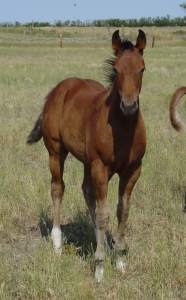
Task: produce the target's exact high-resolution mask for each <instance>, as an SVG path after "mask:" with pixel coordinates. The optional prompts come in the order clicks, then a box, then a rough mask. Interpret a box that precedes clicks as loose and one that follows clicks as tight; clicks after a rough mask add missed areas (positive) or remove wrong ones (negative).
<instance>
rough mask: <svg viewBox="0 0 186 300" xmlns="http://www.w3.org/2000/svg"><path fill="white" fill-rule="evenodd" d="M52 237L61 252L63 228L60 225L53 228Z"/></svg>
mask: <svg viewBox="0 0 186 300" xmlns="http://www.w3.org/2000/svg"><path fill="white" fill-rule="evenodd" d="M51 237H52V241H53V246H54V249H55V250H56V251H57V252H59V250H60V249H61V228H60V227H58V226H54V227H53V228H52V232H51Z"/></svg>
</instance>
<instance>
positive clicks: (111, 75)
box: [104, 40, 134, 84]
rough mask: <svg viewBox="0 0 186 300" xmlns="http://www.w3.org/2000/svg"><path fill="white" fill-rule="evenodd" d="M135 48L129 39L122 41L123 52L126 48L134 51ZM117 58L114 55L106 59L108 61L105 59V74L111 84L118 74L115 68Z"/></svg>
mask: <svg viewBox="0 0 186 300" xmlns="http://www.w3.org/2000/svg"><path fill="white" fill-rule="evenodd" d="M133 49H134V45H133V44H132V42H130V41H129V40H123V41H122V42H121V53H123V52H124V51H125V50H131V51H132V50H133ZM115 60H116V57H115V56H112V57H110V58H108V59H106V61H105V65H104V75H105V78H106V81H107V82H108V83H109V84H112V83H113V82H114V80H115V78H116V75H117V72H116V69H115V68H114V64H115Z"/></svg>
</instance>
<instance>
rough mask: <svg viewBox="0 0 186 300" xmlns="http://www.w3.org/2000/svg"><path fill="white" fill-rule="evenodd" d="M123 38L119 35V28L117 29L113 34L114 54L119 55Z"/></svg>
mask: <svg viewBox="0 0 186 300" xmlns="http://www.w3.org/2000/svg"><path fill="white" fill-rule="evenodd" d="M121 45H122V43H121V38H120V36H119V30H116V31H115V32H114V33H113V35H112V49H113V50H114V54H115V55H118V52H119V51H120V49H121Z"/></svg>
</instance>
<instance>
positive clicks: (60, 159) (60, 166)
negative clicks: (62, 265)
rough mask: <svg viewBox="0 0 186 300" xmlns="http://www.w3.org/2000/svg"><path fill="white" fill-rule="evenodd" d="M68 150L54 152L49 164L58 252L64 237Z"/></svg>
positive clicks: (54, 239)
mask: <svg viewBox="0 0 186 300" xmlns="http://www.w3.org/2000/svg"><path fill="white" fill-rule="evenodd" d="M66 156H67V152H66V151H63V152H60V153H59V154H56V153H53V154H50V155H49V165H50V171H51V175H52V180H51V196H52V201H53V228H52V232H51V237H52V241H53V246H54V249H55V251H56V252H57V253H61V252H62V239H61V228H60V204H61V201H62V198H63V194H64V189H65V185H64V181H63V170H64V161H65V159H66Z"/></svg>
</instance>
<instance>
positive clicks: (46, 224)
mask: <svg viewBox="0 0 186 300" xmlns="http://www.w3.org/2000/svg"><path fill="white" fill-rule="evenodd" d="M73 30H74V29H73ZM76 30H77V31H78V30H79V29H76ZM91 30H92V31H91V32H93V33H92V34H94V37H96V36H98V37H99V39H98V41H97V40H95V38H94V39H92V40H91V39H90V38H89V39H88V37H87V35H88V34H87V32H89V33H90V29H87V32H86V30H85V29H84V32H81V34H79V38H78V40H75V39H74V40H71V38H69V40H68V39H67V41H66V40H64V47H63V48H62V49H60V48H59V47H58V46H57V44H54V43H53V41H52V43H51V40H50V38H51V37H50V36H47V35H46V36H44V38H43V40H42V43H41V44H42V47H40V46H39V44H37V42H38V40H37V41H36V40H31V39H30V40H29V41H28V42H27V44H26V46H25V44H24V41H23V40H22V39H20V43H19V42H16V43H15V41H16V40H17V37H19V35H20V33H15V32H14V33H10V36H9V35H6V33H5V32H1V33H0V39H1V38H2V39H4V40H3V41H4V44H3V43H2V45H1V47H0V64H1V72H0V99H1V100H0V141H1V143H0V153H1V160H0V172H1V173H0V174H1V176H0V186H1V193H0V299H3V300H4V299H21V300H22V299H24V300H26V299H29V300H30V299H37V300H38V299H63V300H64V299H70V300H71V299H88V300H89V299H126V300H129V299H130V300H135V299H137V300H138V299H144V300H145V299H146V300H149V299H166V300H167V299H171V300H172V299H186V264H185V258H186V235H185V225H186V224H185V223H186V222H185V214H184V213H183V204H184V201H185V197H186V163H185V162H186V156H185V149H186V136H185V133H184V134H177V133H175V131H174V130H173V129H172V128H171V126H170V122H169V115H168V104H169V101H170V97H171V96H172V94H173V92H174V90H175V89H176V88H177V87H179V86H181V85H186V52H185V46H184V45H185V42H184V40H182V39H177V38H175V37H174V38H173V40H172V39H171V38H170V36H171V37H172V36H175V33H174V32H176V31H178V30H179V29H174V28H173V29H172V31H171V30H170V29H162V30H158V33H157V34H159V36H160V37H164V40H163V39H162V38H160V39H159V44H158V45H157V47H155V48H153V49H151V48H150V47H148V48H147V49H146V51H145V61H146V72H145V74H144V81H143V90H142V94H141V98H140V101H141V108H142V111H143V114H144V118H145V123H146V127H147V138H148V146H147V152H146V155H145V158H144V163H143V172H142V175H141V177H140V180H139V182H138V184H137V186H136V188H135V191H134V192H133V195H132V201H131V202H132V204H131V209H130V217H129V224H128V231H127V241H128V244H129V256H128V270H127V273H126V275H125V276H121V275H120V274H118V273H117V272H116V270H115V269H114V266H113V265H112V264H111V257H110V254H109V253H108V254H107V256H106V264H105V279H104V282H103V284H102V285H101V286H96V284H95V283H94V280H93V275H92V266H93V250H94V247H95V239H94V235H93V230H92V227H91V225H90V221H89V218H88V216H87V210H86V206H85V201H84V199H83V196H82V192H81V183H82V165H81V164H80V163H79V162H78V161H77V160H75V159H73V158H72V157H71V156H69V158H68V160H67V161H66V166H65V183H66V192H65V196H64V201H63V205H62V210H61V213H62V224H63V234H64V243H65V246H64V254H63V255H62V256H61V257H57V256H56V255H55V254H54V252H53V249H52V245H51V240H50V235H49V232H50V228H51V220H52V201H51V197H50V173H49V169H48V156H47V152H46V150H45V147H44V145H43V143H42V142H40V143H38V144H37V145H34V146H32V147H29V146H27V145H26V143H25V141H26V137H27V135H28V133H29V132H30V130H31V129H32V126H33V123H34V121H35V120H36V117H37V116H38V114H39V112H40V111H41V108H42V105H43V103H44V97H45V96H46V94H47V93H48V91H49V90H50V89H51V88H52V87H53V86H54V85H55V84H56V83H58V82H59V81H61V80H62V79H64V78H66V77H69V76H78V77H84V78H85V77H88V78H92V79H96V80H98V81H100V82H102V83H105V81H104V76H103V62H104V60H105V59H106V58H108V57H109V56H110V54H111V48H110V41H109V40H108V34H109V33H108V31H107V29H104V30H105V31H104V30H103V29H97V31H96V29H91ZM122 30H123V32H124V29H122ZM130 30H132V29H130ZM130 30H128V29H126V31H127V34H128V35H129V34H131V33H130V32H129V31H130ZM151 30H155V29H151ZM136 31H137V30H136V29H133V31H131V32H132V34H133V35H134V33H135V32H136ZM167 32H169V35H168V33H167ZM39 34H41V33H39ZM101 34H103V37H104V36H107V39H104V40H103V41H101V38H100V37H101ZM151 34H152V32H151V31H150V29H148V36H149V37H150V36H151ZM72 35H73V36H74V37H75V33H74V32H73V33H72ZM110 35H111V33H110ZM81 37H82V38H81ZM86 37H87V40H86ZM5 38H7V39H6V42H5ZM166 38H167V40H166ZM34 39H36V38H34ZM65 41H66V42H65ZM166 41H167V42H166ZM98 42H99V43H98ZM51 44H52V45H53V46H52V47H51ZM9 45H12V46H11V47H9ZM27 46H28V47H27ZM180 106H181V107H180V111H181V113H182V117H183V118H186V113H185V112H186V111H185V104H184V103H183V104H182V105H180ZM117 185H118V178H117V177H114V178H113V180H112V182H111V183H110V186H109V205H110V208H111V212H112V214H111V221H110V228H111V230H113V231H114V230H115V228H116V216H115V211H116V203H117ZM42 236H43V237H42Z"/></svg>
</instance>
